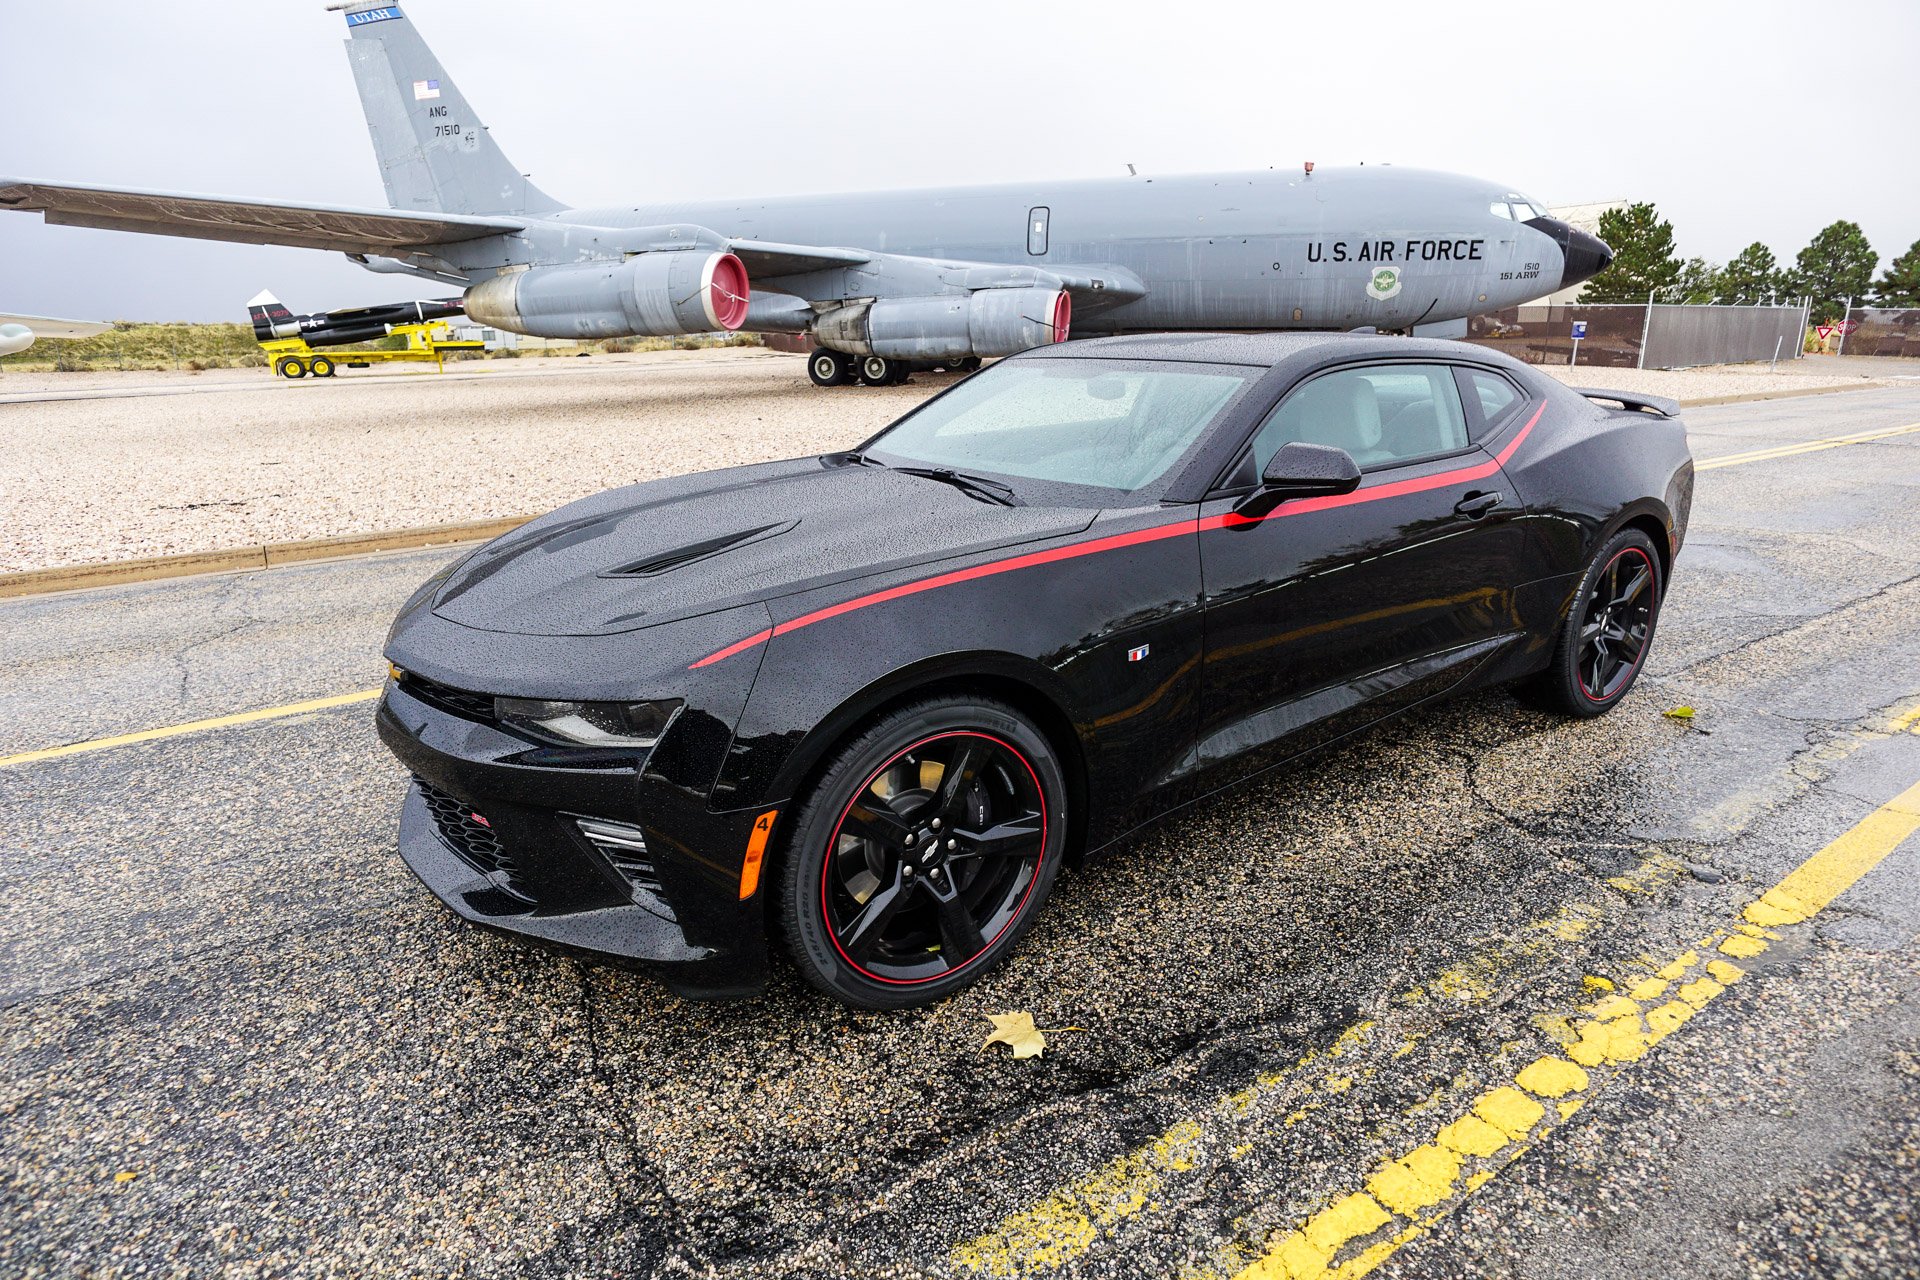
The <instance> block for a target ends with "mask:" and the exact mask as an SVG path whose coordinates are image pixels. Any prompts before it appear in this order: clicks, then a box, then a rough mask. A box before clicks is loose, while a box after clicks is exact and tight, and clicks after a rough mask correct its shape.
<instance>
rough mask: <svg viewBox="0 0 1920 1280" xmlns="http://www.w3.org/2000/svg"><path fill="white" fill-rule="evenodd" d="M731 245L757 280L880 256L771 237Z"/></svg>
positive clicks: (732, 241)
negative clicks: (792, 242) (793, 242)
mask: <svg viewBox="0 0 1920 1280" xmlns="http://www.w3.org/2000/svg"><path fill="white" fill-rule="evenodd" d="M727 248H729V249H731V250H732V251H733V255H734V256H735V257H736V258H739V259H740V262H741V265H743V266H745V267H746V269H747V275H748V276H749V277H751V278H755V279H765V278H768V277H772V276H797V275H801V274H803V273H805V272H808V271H823V270H825V269H827V268H829V267H849V266H857V265H859V264H860V263H862V262H871V261H873V259H874V258H875V257H876V256H880V255H875V254H872V253H869V252H867V251H866V250H865V249H834V248H829V247H826V246H823V245H811V244H775V243H774V242H772V241H771V240H740V239H733V240H729V241H727Z"/></svg>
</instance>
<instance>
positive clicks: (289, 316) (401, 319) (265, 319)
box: [247, 290, 463, 347]
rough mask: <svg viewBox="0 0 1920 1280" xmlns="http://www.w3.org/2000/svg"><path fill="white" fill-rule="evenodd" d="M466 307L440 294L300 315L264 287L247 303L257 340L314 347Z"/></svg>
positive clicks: (372, 336) (374, 335) (372, 337)
mask: <svg viewBox="0 0 1920 1280" xmlns="http://www.w3.org/2000/svg"><path fill="white" fill-rule="evenodd" d="M462 310H463V308H462V305H461V300H460V299H459V298H436V299H433V300H432V301H429V302H388V303H383V304H381V305H380V306H377V307H348V308H347V309H345V310H342V311H316V312H314V313H312V314H311V315H304V316H297V315H295V314H293V312H291V311H289V310H287V307H286V304H285V303H283V302H281V301H280V299H278V298H276V297H274V296H273V295H272V294H271V293H267V292H265V291H264V290H263V291H262V292H261V293H260V294H259V295H258V296H256V297H255V298H254V299H253V301H251V302H249V303H247V316H248V318H249V319H251V320H252V321H253V336H254V339H255V340H256V341H259V342H271V341H273V340H274V339H276V338H299V339H301V340H302V341H304V342H305V343H306V344H307V345H308V346H310V347H344V346H346V345H348V344H349V343H354V342H373V341H376V340H378V339H380V338H384V337H386V336H387V334H388V333H389V332H391V331H392V329H393V327H394V326H396V325H403V324H425V323H426V322H428V321H430V320H446V319H448V318H450V317H452V316H457V315H460V314H461V313H462Z"/></svg>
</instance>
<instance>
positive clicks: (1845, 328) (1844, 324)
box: [1833, 320, 1860, 338]
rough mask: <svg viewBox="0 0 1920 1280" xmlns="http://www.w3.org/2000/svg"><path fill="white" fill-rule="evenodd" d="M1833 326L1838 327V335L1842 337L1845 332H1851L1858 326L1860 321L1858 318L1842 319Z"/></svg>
mask: <svg viewBox="0 0 1920 1280" xmlns="http://www.w3.org/2000/svg"><path fill="white" fill-rule="evenodd" d="M1833 327H1834V328H1836V329H1838V330H1839V331H1840V336H1841V337H1843V338H1844V337H1845V336H1846V335H1847V334H1849V333H1852V332H1853V331H1854V330H1855V329H1858V328H1859V327H1860V322H1859V321H1858V320H1842V321H1841V322H1840V323H1839V324H1837V325H1835V326H1833Z"/></svg>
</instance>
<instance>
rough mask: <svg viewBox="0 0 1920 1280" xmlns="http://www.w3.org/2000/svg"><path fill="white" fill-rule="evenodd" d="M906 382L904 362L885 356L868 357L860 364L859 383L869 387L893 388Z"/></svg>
mask: <svg viewBox="0 0 1920 1280" xmlns="http://www.w3.org/2000/svg"><path fill="white" fill-rule="evenodd" d="M906 380H907V366H906V364H905V363H904V362H902V361H899V360H894V359H891V358H890V357H887V356H868V357H867V358H866V359H864V360H862V361H861V362H860V381H861V383H862V384H863V385H865V386H869V387H894V386H898V385H900V384H901V383H903V382H905V381H906Z"/></svg>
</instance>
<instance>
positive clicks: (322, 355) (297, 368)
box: [260, 320, 487, 378]
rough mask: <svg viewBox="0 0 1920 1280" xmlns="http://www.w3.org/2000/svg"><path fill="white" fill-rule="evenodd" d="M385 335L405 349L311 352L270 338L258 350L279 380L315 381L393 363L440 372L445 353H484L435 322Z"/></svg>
mask: <svg viewBox="0 0 1920 1280" xmlns="http://www.w3.org/2000/svg"><path fill="white" fill-rule="evenodd" d="M388 332H389V333H390V334H405V335H406V339H407V345H406V346H404V347H400V348H397V349H395V350H392V351H376V350H372V349H369V348H366V347H338V348H335V347H323V348H321V349H319V350H315V349H314V348H312V347H310V346H308V345H307V344H306V340H305V339H303V338H270V339H268V340H267V341H265V342H262V343H261V344H260V349H261V350H263V351H265V352H266V353H267V359H268V360H270V361H272V362H273V371H274V373H276V374H278V375H279V376H280V377H282V378H304V377H306V376H307V375H308V374H312V375H313V376H314V377H316V378H331V377H332V376H333V375H334V373H335V372H336V371H338V370H339V368H340V366H341V365H345V366H346V367H347V368H349V369H366V368H370V367H371V366H373V365H376V364H383V363H388V362H391V361H395V360H402V361H412V362H415V363H418V362H420V361H427V360H430V361H432V362H433V364H434V366H435V367H436V368H437V369H439V370H442V371H444V370H445V368H446V363H445V362H446V356H447V353H448V352H452V351H485V350H486V349H487V344H486V343H484V342H470V341H466V340H464V339H454V338H450V337H448V336H447V335H448V333H449V332H450V330H449V329H448V327H447V325H446V324H445V323H444V322H442V321H438V320H436V321H432V322H430V323H427V324H396V325H394V326H392V328H390V329H389V330H388Z"/></svg>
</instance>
